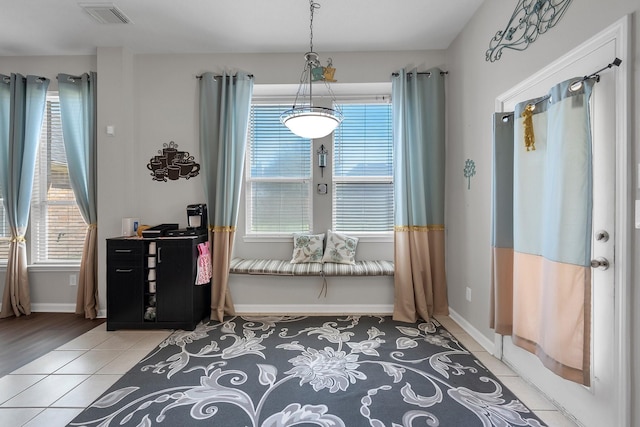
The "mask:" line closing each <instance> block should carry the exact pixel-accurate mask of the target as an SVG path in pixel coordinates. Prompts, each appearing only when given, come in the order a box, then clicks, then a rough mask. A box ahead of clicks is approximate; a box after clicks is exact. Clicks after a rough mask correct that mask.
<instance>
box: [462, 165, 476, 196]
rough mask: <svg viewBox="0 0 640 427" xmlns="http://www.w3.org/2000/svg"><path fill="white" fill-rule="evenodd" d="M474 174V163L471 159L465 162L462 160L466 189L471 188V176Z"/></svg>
mask: <svg viewBox="0 0 640 427" xmlns="http://www.w3.org/2000/svg"><path fill="white" fill-rule="evenodd" d="M475 174H476V163H475V162H474V161H473V160H471V159H467V161H466V162H464V177H465V178H467V182H468V184H467V190H470V189H471V177H472V176H474V175H475Z"/></svg>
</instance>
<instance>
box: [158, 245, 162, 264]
mask: <svg viewBox="0 0 640 427" xmlns="http://www.w3.org/2000/svg"><path fill="white" fill-rule="evenodd" d="M161 251H162V247H161V246H158V257H157V258H158V264H160V263H161V262H162V259H160V252H161Z"/></svg>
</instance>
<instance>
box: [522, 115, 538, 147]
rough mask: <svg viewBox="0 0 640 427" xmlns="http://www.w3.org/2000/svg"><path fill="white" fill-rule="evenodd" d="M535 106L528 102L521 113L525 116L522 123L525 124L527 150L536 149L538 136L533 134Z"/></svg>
mask: <svg viewBox="0 0 640 427" xmlns="http://www.w3.org/2000/svg"><path fill="white" fill-rule="evenodd" d="M535 108H536V107H535V105H533V104H528V105H527V106H526V107H525V108H524V111H523V112H522V114H521V116H522V117H524V121H523V122H522V124H523V125H524V146H525V148H526V149H527V151H535V150H536V138H535V136H534V135H533V110H534V109H535Z"/></svg>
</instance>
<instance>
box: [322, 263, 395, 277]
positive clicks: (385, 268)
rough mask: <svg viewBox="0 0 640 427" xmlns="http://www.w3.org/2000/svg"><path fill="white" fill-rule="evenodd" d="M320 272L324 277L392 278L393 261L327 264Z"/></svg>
mask: <svg viewBox="0 0 640 427" xmlns="http://www.w3.org/2000/svg"><path fill="white" fill-rule="evenodd" d="M322 270H323V272H324V275H325V276H393V273H394V265H393V261H356V264H355V265H350V264H336V263H333V262H327V263H325V264H323V266H322Z"/></svg>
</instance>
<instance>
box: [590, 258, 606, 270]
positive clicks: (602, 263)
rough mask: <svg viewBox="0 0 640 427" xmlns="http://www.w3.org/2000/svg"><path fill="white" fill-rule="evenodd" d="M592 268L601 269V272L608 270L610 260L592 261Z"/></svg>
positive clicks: (599, 259)
mask: <svg viewBox="0 0 640 427" xmlns="http://www.w3.org/2000/svg"><path fill="white" fill-rule="evenodd" d="M591 268H599V269H600V270H606V269H608V268H609V260H608V259H606V258H603V257H598V258H596V259H592V260H591Z"/></svg>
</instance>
